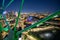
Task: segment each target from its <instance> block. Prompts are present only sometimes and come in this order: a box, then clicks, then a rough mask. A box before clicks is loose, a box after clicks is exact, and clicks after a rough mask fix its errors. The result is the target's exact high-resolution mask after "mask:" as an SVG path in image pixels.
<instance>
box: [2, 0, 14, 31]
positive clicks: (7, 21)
mask: <svg viewBox="0 0 60 40" xmlns="http://www.w3.org/2000/svg"><path fill="white" fill-rule="evenodd" d="M13 1H14V0H11V1H10V2H9V4H8V5H7V6H6V8H7V7H8V6H9V5H10V4H11V3H12V2H13ZM3 4H4V1H3ZM6 8H5V9H6ZM5 9H4V10H5ZM4 19H5V22H6V24H7V26H8V27H7V28H4V30H5V29H6V30H5V31H8V30H7V29H9V30H10V26H9V24H8V21H6V16H5V15H4Z"/></svg>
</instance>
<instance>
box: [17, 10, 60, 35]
mask: <svg viewBox="0 0 60 40" xmlns="http://www.w3.org/2000/svg"><path fill="white" fill-rule="evenodd" d="M58 14H60V11H58V12H55V13H53V14H51V15H49V16H47V17H46V18H44V19H42V20H40V21H39V22H37V23H35V24H33V25H31V26H29V27H27V28H25V29H23V30H21V31H19V32H17V35H19V34H21V33H22V32H24V31H27V30H29V29H31V28H33V27H36V26H37V25H38V24H40V25H41V24H42V23H44V22H46V21H47V20H49V19H51V18H52V17H54V16H55V15H58Z"/></svg>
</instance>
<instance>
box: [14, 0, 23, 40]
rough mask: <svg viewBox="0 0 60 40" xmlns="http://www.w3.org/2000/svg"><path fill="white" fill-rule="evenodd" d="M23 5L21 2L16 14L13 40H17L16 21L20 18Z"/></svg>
mask: <svg viewBox="0 0 60 40" xmlns="http://www.w3.org/2000/svg"><path fill="white" fill-rule="evenodd" d="M23 4H24V0H22V3H21V6H20V10H19V12H18V17H17V19H16V24H15V26H14V40H18V36H17V35H16V33H17V30H16V26H17V24H18V21H19V17H20V14H21V11H22V7H23Z"/></svg>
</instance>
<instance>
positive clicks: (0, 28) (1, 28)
mask: <svg viewBox="0 0 60 40" xmlns="http://www.w3.org/2000/svg"><path fill="white" fill-rule="evenodd" d="M2 30H3V27H2V23H1V22H0V32H2Z"/></svg>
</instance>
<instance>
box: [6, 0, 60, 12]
mask: <svg viewBox="0 0 60 40" xmlns="http://www.w3.org/2000/svg"><path fill="white" fill-rule="evenodd" d="M9 1H10V0H8V1H7V0H5V6H6V5H7V4H8V3H9ZM59 2H60V0H25V1H24V6H23V9H22V12H55V11H57V10H60V3H59ZM20 4H21V0H14V2H13V3H12V4H11V5H10V6H9V7H8V8H7V9H6V11H19V10H20Z"/></svg>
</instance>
